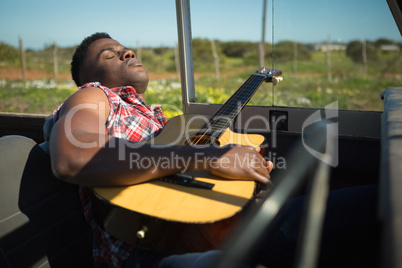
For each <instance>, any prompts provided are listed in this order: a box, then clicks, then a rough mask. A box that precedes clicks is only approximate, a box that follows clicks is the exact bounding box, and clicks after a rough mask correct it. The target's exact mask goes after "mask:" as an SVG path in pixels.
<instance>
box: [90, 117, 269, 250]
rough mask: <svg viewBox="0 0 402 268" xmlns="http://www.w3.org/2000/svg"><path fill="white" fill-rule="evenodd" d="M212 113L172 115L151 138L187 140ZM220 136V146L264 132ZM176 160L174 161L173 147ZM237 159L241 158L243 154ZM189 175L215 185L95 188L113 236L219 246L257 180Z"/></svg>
mask: <svg viewBox="0 0 402 268" xmlns="http://www.w3.org/2000/svg"><path fill="white" fill-rule="evenodd" d="M208 119H209V117H207V116H201V115H189V114H187V115H182V116H178V117H175V118H172V119H170V120H169V121H168V122H167V124H166V126H165V127H164V129H163V131H162V132H161V133H160V134H159V135H158V136H157V137H156V138H155V139H153V140H150V141H148V143H151V144H163V145H185V144H187V143H188V142H187V141H188V140H189V139H190V140H191V137H194V136H195V135H196V134H197V132H198V131H199V130H200V128H201V127H202V126H203V125H204V124H205V123H206V122H207V121H208ZM217 142H218V143H219V144H220V146H224V145H226V144H231V143H234V144H242V145H250V146H255V147H257V146H259V145H261V144H263V142H264V137H263V136H261V135H255V134H248V135H245V134H239V133H235V132H232V131H231V130H229V129H226V130H225V131H224V132H223V134H222V135H221V136H220V138H219V139H218V141H217ZM188 146H190V145H188ZM200 157H201V156H200ZM171 160H173V161H175V160H174V152H172V158H171ZM238 161H239V164H241V163H242V161H243V160H242V159H238ZM200 163H201V162H200ZM187 174H190V173H187ZM190 175H192V176H193V178H195V179H196V180H199V181H204V182H208V183H213V184H215V186H214V187H213V189H212V190H209V189H200V188H192V187H186V186H181V185H177V184H172V183H168V182H163V181H159V180H153V181H149V182H146V183H142V184H137V185H133V186H129V187H98V188H94V189H93V192H94V193H95V196H96V197H97V198H95V200H94V201H95V205H96V206H97V207H98V208H97V214H99V216H100V219H99V220H100V221H101V222H103V225H104V228H105V230H106V231H107V232H109V233H110V234H112V235H113V236H115V237H117V238H119V239H122V240H124V241H127V242H129V243H132V244H135V245H138V246H141V247H144V248H149V249H154V250H159V251H164V252H171V253H183V252H196V251H198V252H199V251H206V250H210V249H216V248H219V246H220V245H221V243H222V242H223V240H224V239H225V238H226V236H227V235H228V233H229V232H230V230H231V229H232V228H233V227H234V226H235V223H236V221H237V219H238V217H239V215H240V213H241V212H242V211H243V210H244V208H245V207H246V206H247V205H248V204H249V203H250V200H252V198H253V196H254V190H255V183H254V181H235V180H227V179H223V178H220V177H217V176H214V175H212V174H209V172H207V171H203V172H192V173H191V174H190Z"/></svg>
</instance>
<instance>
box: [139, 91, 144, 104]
mask: <svg viewBox="0 0 402 268" xmlns="http://www.w3.org/2000/svg"><path fill="white" fill-rule="evenodd" d="M138 95H139V96H140V98H141V99H142V101H143V102H144V103H145V96H144V93H142V94H138Z"/></svg>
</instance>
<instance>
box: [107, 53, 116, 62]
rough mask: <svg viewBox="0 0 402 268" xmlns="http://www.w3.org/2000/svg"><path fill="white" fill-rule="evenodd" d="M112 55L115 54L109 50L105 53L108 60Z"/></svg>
mask: <svg viewBox="0 0 402 268" xmlns="http://www.w3.org/2000/svg"><path fill="white" fill-rule="evenodd" d="M114 56H115V54H114V53H113V52H110V53H106V55H105V58H106V59H108V60H110V59H112V58H113V57H114Z"/></svg>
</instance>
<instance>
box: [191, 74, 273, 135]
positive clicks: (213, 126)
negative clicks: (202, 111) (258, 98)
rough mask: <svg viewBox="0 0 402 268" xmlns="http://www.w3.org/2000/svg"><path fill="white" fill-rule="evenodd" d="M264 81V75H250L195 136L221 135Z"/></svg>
mask: <svg viewBox="0 0 402 268" xmlns="http://www.w3.org/2000/svg"><path fill="white" fill-rule="evenodd" d="M265 79H266V76H265V75H262V74H252V75H251V76H250V77H249V78H248V79H247V80H246V81H245V82H244V83H243V85H242V86H241V87H240V88H239V89H238V90H237V91H236V92H235V94H233V95H232V96H231V97H230V98H229V100H228V101H227V102H226V103H225V104H224V105H223V106H222V107H221V108H220V109H219V110H218V111H217V112H216V113H215V114H214V115H213V116H212V117H211V119H210V120H209V122H208V123H206V124H205V125H204V126H203V127H202V128H201V129H200V131H199V132H198V133H197V136H204V135H207V136H211V137H214V138H217V139H218V138H219V137H220V136H221V135H222V133H223V132H224V131H225V130H226V129H227V128H228V127H230V126H231V125H232V124H233V122H234V119H235V118H236V116H237V115H238V114H239V113H240V111H241V110H242V109H243V108H244V106H245V105H246V104H247V103H248V102H249V101H250V99H251V97H252V96H253V95H254V93H255V92H256V91H257V89H258V88H259V87H260V86H261V84H262V82H263V81H264V80H265Z"/></svg>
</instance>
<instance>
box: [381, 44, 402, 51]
mask: <svg viewBox="0 0 402 268" xmlns="http://www.w3.org/2000/svg"><path fill="white" fill-rule="evenodd" d="M380 50H381V51H382V52H398V51H399V50H400V48H399V46H397V45H381V46H380Z"/></svg>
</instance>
